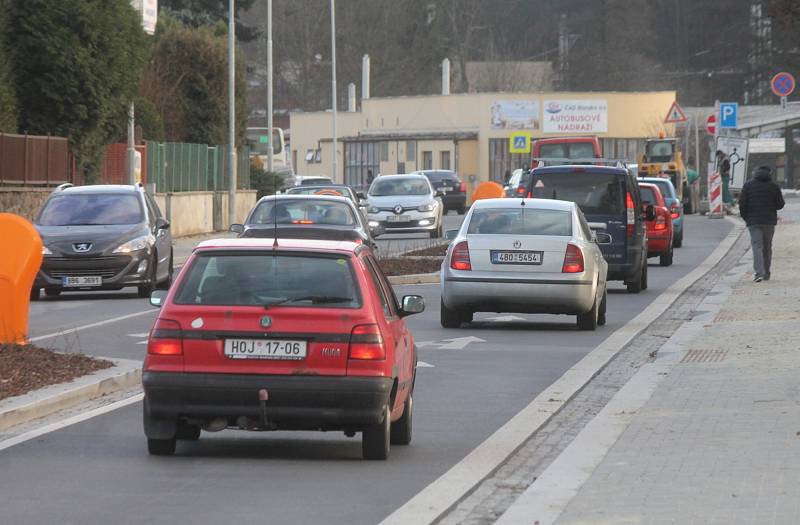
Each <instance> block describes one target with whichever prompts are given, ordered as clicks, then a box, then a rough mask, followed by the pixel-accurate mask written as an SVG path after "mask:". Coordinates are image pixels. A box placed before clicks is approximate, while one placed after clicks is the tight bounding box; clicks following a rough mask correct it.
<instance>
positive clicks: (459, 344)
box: [417, 335, 486, 350]
mask: <svg viewBox="0 0 800 525" xmlns="http://www.w3.org/2000/svg"><path fill="white" fill-rule="evenodd" d="M485 342H486V339H481V338H480V337H475V336H473V335H470V336H467V337H454V338H453V339H442V340H440V341H418V342H417V348H436V349H437V350H463V349H464V348H466V347H467V345H469V344H471V343H485Z"/></svg>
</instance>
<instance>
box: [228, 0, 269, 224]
mask: <svg viewBox="0 0 800 525" xmlns="http://www.w3.org/2000/svg"><path fill="white" fill-rule="evenodd" d="M233 3H234V0H228V143H229V146H228V226H230V225H231V224H233V223H235V222H236V62H235V60H236V53H235V46H236V24H235V22H234V6H233ZM270 140H271V137H270Z"/></svg>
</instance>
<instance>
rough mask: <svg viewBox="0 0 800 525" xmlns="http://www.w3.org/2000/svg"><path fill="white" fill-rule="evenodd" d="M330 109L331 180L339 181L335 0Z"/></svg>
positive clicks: (334, 6) (332, 23)
mask: <svg viewBox="0 0 800 525" xmlns="http://www.w3.org/2000/svg"><path fill="white" fill-rule="evenodd" d="M331 106H332V107H331V109H332V113H333V172H332V175H333V177H332V180H333V182H339V181H338V180H337V178H336V168H337V165H338V163H339V159H338V156H337V151H336V150H337V149H338V148H337V146H338V145H337V143H338V139H337V137H336V2H335V0H331Z"/></svg>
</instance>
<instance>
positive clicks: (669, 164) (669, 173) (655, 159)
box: [639, 137, 695, 213]
mask: <svg viewBox="0 0 800 525" xmlns="http://www.w3.org/2000/svg"><path fill="white" fill-rule="evenodd" d="M639 176H640V177H663V178H668V179H670V180H671V181H672V185H673V186H675V190H676V191H677V192H678V197H679V198H680V200H681V202H682V203H683V211H684V213H694V209H693V208H694V206H693V203H694V202H695V199H692V196H691V192H692V191H693V190H692V189H691V186H690V185H689V177H688V175H687V172H686V165H685V164H684V163H683V155H681V152H680V151H679V150H678V139H677V138H674V137H659V138H657V139H648V140H647V143H646V144H645V148H644V155H642V158H641V160H640V161H639Z"/></svg>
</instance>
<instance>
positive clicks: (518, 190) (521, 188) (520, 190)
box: [517, 186, 530, 197]
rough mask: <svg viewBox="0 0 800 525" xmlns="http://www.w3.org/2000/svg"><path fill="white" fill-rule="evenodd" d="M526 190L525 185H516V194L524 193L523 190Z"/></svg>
mask: <svg viewBox="0 0 800 525" xmlns="http://www.w3.org/2000/svg"><path fill="white" fill-rule="evenodd" d="M526 191H528V190H527V189H526V188H525V186H517V195H525V192H526ZM528 197H530V195H528Z"/></svg>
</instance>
